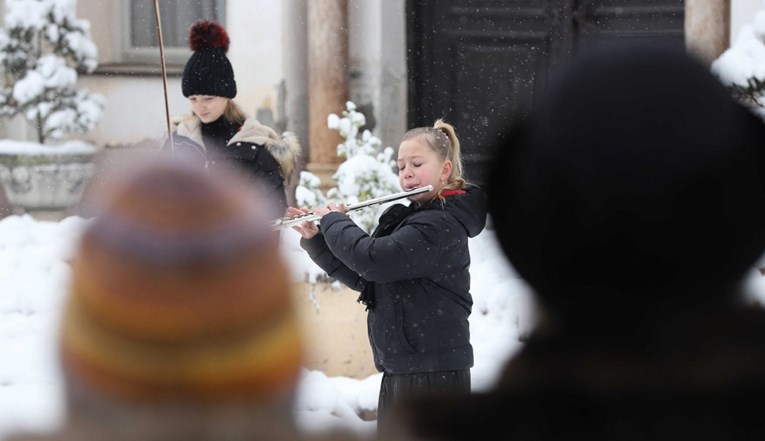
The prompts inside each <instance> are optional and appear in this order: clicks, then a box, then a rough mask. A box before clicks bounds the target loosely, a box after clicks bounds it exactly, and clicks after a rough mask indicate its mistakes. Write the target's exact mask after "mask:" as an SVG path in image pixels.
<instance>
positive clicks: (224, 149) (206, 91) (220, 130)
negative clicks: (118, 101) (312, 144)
mask: <svg viewBox="0 0 765 441" xmlns="http://www.w3.org/2000/svg"><path fill="white" fill-rule="evenodd" d="M189 46H190V47H191V49H192V50H193V51H194V53H193V54H191V57H190V58H189V60H188V62H187V63H186V67H185V68H184V70H183V78H182V80H181V88H182V91H183V96H185V97H187V98H188V99H189V103H190V104H191V112H192V114H191V115H189V116H187V117H184V118H183V119H181V120H180V121H178V122H177V123H176V125H175V128H174V134H173V143H174V146H175V149H176V152H178V153H179V154H183V155H186V156H193V157H196V158H198V159H199V160H200V161H202V162H204V164H205V166H207V167H208V168H210V169H218V168H221V167H231V166H232V165H233V166H234V167H237V168H241V169H243V170H245V172H246V173H247V174H248V175H249V176H251V177H252V178H254V179H258V180H261V181H263V182H265V183H266V185H267V186H268V188H269V189H270V190H271V192H272V194H273V197H274V198H275V199H276V200H277V201H278V202H279V205H280V207H281V209H282V213H283V212H284V210H285V209H286V207H287V197H286V192H285V181H287V180H289V177H290V175H291V174H292V171H293V170H294V169H295V165H296V163H297V159H298V156H299V154H300V145H299V143H298V140H297V137H296V136H295V135H294V134H292V133H289V132H285V133H284V134H282V135H281V136H280V135H279V134H277V133H276V132H275V131H274V130H273V129H272V128H270V127H267V126H265V125H263V124H261V123H260V122H258V121H257V120H254V119H252V118H248V117H247V116H246V114H245V113H244V112H243V111H242V109H241V108H240V107H239V106H238V105H237V104H236V103H235V102H234V101H233V98H234V97H235V96H236V81H235V79H234V71H233V69H232V67H231V63H230V62H229V60H228V57H227V56H226V52H227V51H228V47H229V37H228V34H227V33H226V30H225V29H224V28H223V27H222V26H221V25H220V24H218V23H216V22H212V21H199V22H196V23H194V24H193V25H192V26H191V29H190V31H189ZM167 148H168V144H167V143H166V144H165V149H167Z"/></svg>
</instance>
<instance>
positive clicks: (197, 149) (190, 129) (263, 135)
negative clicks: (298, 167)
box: [165, 117, 300, 215]
mask: <svg viewBox="0 0 765 441" xmlns="http://www.w3.org/2000/svg"><path fill="white" fill-rule="evenodd" d="M224 125H225V122H224V121H223V118H222V117H221V118H220V119H219V120H218V121H215V122H212V123H210V124H206V125H205V124H201V122H200V121H199V119H198V118H195V117H194V118H188V119H185V120H183V121H181V122H180V123H179V124H178V125H177V127H176V133H174V134H173V142H174V144H175V148H176V154H180V155H183V156H185V157H189V158H191V159H192V160H194V161H199V162H200V164H204V165H206V166H207V167H208V168H209V169H210V170H216V169H218V170H220V169H224V168H226V167H234V168H235V169H236V170H239V171H241V172H244V173H245V175H247V176H248V177H250V178H252V179H253V180H254V181H256V182H258V183H260V184H263V185H264V187H265V189H266V192H267V193H268V194H270V195H271V196H272V197H273V199H274V201H275V202H276V205H277V208H278V210H279V213H280V215H282V214H284V213H285V211H286V209H287V194H286V190H285V181H286V178H288V177H289V174H290V173H291V172H292V169H293V167H294V164H295V162H296V160H297V156H298V155H299V152H300V146H299V144H298V142H297V138H295V137H294V135H292V134H289V133H288V134H285V136H279V135H278V134H276V132H274V131H273V130H272V129H271V128H269V127H267V126H264V125H262V124H260V123H259V122H257V121H255V120H247V121H245V123H244V124H243V125H242V126H241V127H235V126H224ZM205 129H208V130H207V131H206V130H205ZM229 129H231V130H229ZM211 136H212V139H211V138H210V137H211ZM165 149H167V143H166V144H165Z"/></svg>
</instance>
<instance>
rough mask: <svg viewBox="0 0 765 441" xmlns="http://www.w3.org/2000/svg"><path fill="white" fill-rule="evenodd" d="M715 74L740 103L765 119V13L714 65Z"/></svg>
mask: <svg viewBox="0 0 765 441" xmlns="http://www.w3.org/2000/svg"><path fill="white" fill-rule="evenodd" d="M711 70H712V72H713V73H714V74H715V75H716V76H717V77H718V78H719V79H720V81H722V82H723V84H725V85H726V86H727V87H728V88H730V90H731V91H732V92H733V95H734V96H735V97H736V98H737V99H739V100H741V101H742V102H744V103H745V104H747V105H749V106H751V107H752V108H753V110H754V111H755V112H757V113H758V114H759V115H760V116H762V117H763V118H765V10H760V11H758V12H757V13H756V14H755V16H754V20H753V21H752V22H751V23H748V24H746V25H744V26H742V27H741V31H740V32H739V34H738V36H737V37H736V40H735V41H734V43H733V44H732V45H731V47H730V48H728V49H727V50H726V51H725V52H723V53H722V55H720V57H719V58H717V59H716V60H714V61H713V62H712V66H711Z"/></svg>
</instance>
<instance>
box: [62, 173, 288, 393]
mask: <svg viewBox="0 0 765 441" xmlns="http://www.w3.org/2000/svg"><path fill="white" fill-rule="evenodd" d="M111 182H112V185H110V186H109V187H108V189H106V190H105V191H102V193H101V198H100V204H97V205H96V206H97V207H101V210H100V212H99V213H98V214H97V215H96V216H95V217H94V218H93V220H92V222H91V224H90V225H89V226H88V227H87V228H86V230H85V231H84V233H83V236H82V237H81V240H80V242H79V244H78V248H77V251H76V255H75V256H74V258H73V260H72V283H71V291H70V293H69V296H68V298H67V302H66V308H65V312H64V315H63V320H62V323H61V334H60V336H61V337H60V338H61V345H60V352H61V354H60V355H61V362H62V365H63V371H64V374H65V377H66V380H67V386H68V387H69V388H70V389H75V390H74V392H75V393H80V394H81V393H91V392H100V393H102V394H105V395H107V396H113V397H117V398H124V399H131V400H139V401H140V400H152V401H156V400H176V401H178V400H181V401H210V400H214V401H218V400H234V399H244V400H252V399H260V398H264V399H269V398H271V397H274V396H277V395H291V392H292V389H293V387H294V384H295V383H296V381H297V375H298V373H299V370H300V366H301V362H302V349H303V347H302V342H301V339H300V329H299V323H298V318H297V315H296V312H295V311H294V310H293V305H292V303H291V302H292V299H291V293H290V286H291V284H290V277H289V274H288V268H287V267H286V266H285V264H284V262H283V260H282V258H281V256H280V254H279V248H278V246H279V239H278V235H275V234H274V232H273V231H272V229H271V228H270V226H269V224H270V222H271V220H272V219H275V218H276V216H275V215H276V214H277V213H276V212H275V211H274V210H272V209H271V206H272V205H273V204H272V203H271V201H270V200H267V199H266V198H265V197H264V196H263V195H262V194H261V193H259V192H258V191H256V190H255V189H254V187H253V185H252V183H251V182H246V181H244V180H243V178H241V177H240V176H234V175H220V174H217V175H212V174H208V173H206V172H205V171H203V170H201V169H199V168H198V167H196V166H194V165H191V164H187V163H184V162H183V161H179V160H175V159H171V158H152V160H151V161H150V162H146V163H141V164H139V165H136V166H134V167H131V168H130V169H129V170H128V171H127V172H126V173H123V175H122V176H121V177H119V178H115V179H113V180H112V181H111Z"/></svg>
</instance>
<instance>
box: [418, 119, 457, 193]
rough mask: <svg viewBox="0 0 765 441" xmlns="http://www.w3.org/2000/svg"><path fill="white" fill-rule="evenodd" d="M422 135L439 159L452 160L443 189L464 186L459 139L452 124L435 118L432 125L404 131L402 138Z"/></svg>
mask: <svg viewBox="0 0 765 441" xmlns="http://www.w3.org/2000/svg"><path fill="white" fill-rule="evenodd" d="M417 137H422V138H423V139H424V140H425V142H426V143H427V144H428V146H430V148H432V149H433V151H435V152H436V153H438V156H439V157H440V158H441V160H443V161H445V160H447V159H448V160H449V161H451V162H452V173H451V174H450V175H449V178H448V180H447V181H446V186H444V188H443V190H441V191H444V190H456V189H459V188H462V187H464V186H465V183H466V181H465V178H464V176H463V173H462V154H461V152H460V140H459V139H458V138H457V132H456V131H455V130H454V126H452V125H451V124H449V123H447V122H444V120H443V119H440V118H439V119H437V120H436V122H435V123H434V124H433V127H417V128H414V129H411V130H409V131H407V132H406V133H404V138H403V140H404V141H406V140H407V139H412V138H417Z"/></svg>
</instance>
